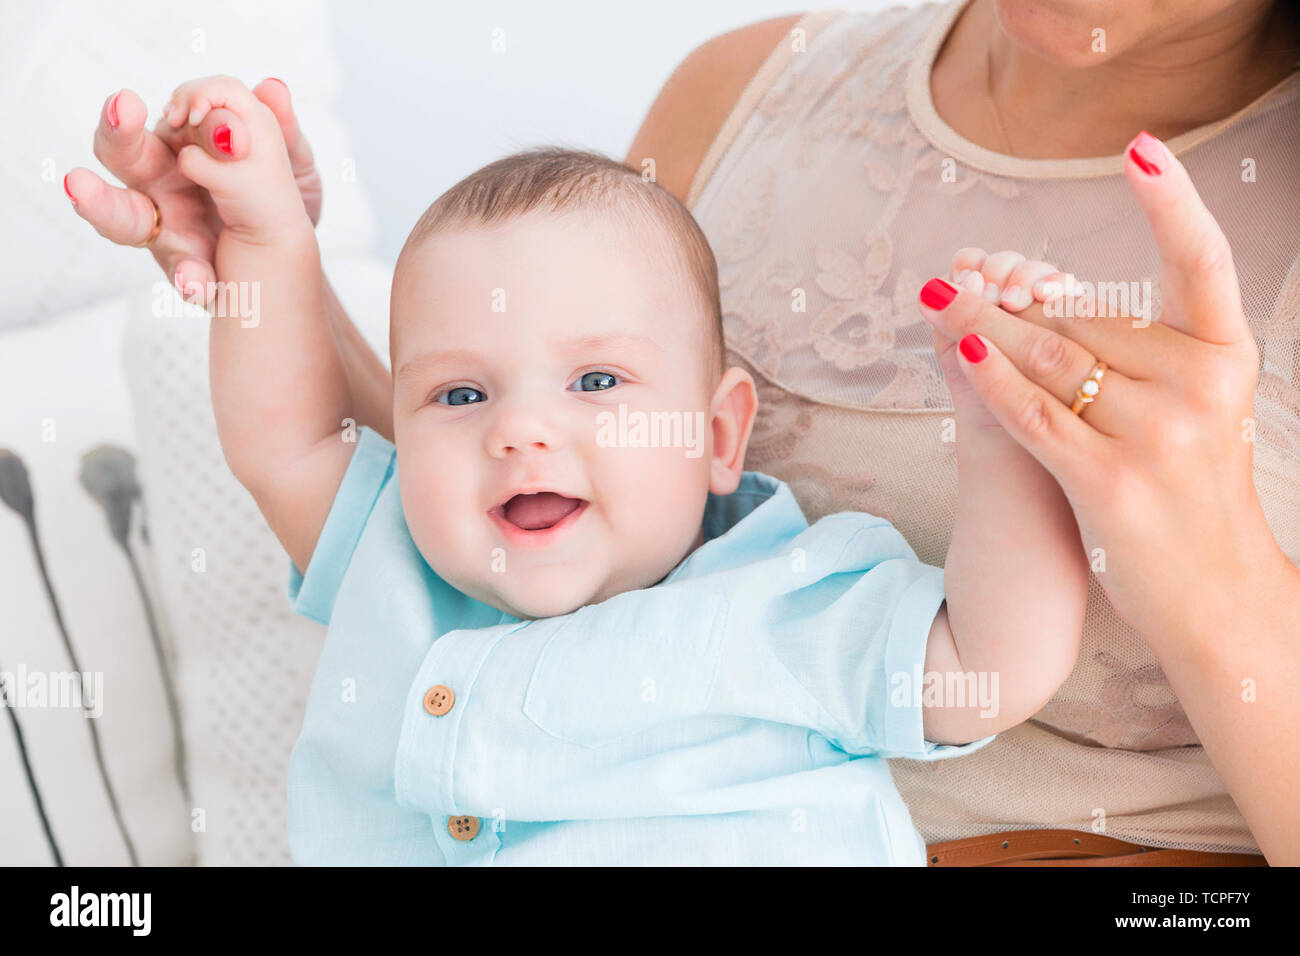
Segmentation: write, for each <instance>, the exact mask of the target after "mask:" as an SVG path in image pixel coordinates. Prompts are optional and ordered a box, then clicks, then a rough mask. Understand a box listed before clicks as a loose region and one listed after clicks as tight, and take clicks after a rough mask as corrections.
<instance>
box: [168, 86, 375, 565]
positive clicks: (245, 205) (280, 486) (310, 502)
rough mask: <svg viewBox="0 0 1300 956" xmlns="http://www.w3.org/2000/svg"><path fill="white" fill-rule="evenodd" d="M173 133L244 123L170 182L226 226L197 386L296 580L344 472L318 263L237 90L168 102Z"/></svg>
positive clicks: (344, 398) (193, 92)
mask: <svg viewBox="0 0 1300 956" xmlns="http://www.w3.org/2000/svg"><path fill="white" fill-rule="evenodd" d="M172 103H173V104H174V109H173V110H172V111H171V112H170V114H169V116H171V117H174V119H173V120H172V122H173V123H174V124H178V123H184V122H189V123H191V124H194V125H196V126H197V125H198V124H200V123H202V122H203V120H204V118H205V117H207V116H208V115H209V113H210V112H218V111H223V110H224V111H229V112H230V113H233V114H235V115H236V116H238V117H239V118H240V119H241V120H242V121H243V127H244V128H246V129H247V130H248V134H249V141H248V142H240V141H238V139H236V138H234V137H232V134H231V130H230V127H225V128H224V130H223V127H222V126H217V127H216V129H215V134H214V137H215V142H216V145H217V146H218V148H219V149H220V150H221V151H222V152H224V153H226V154H227V155H229V157H230V158H229V159H227V160H219V159H215V158H213V157H212V156H210V155H208V154H207V153H206V152H204V150H203V149H201V148H200V147H198V146H186V147H185V148H184V149H182V150H181V151H180V153H179V154H178V155H177V165H178V167H179V169H180V171H181V172H182V173H183V174H184V175H185V176H186V177H188V178H189V179H191V180H193V181H194V182H196V183H198V184H199V185H200V186H203V187H205V188H206V189H208V191H209V192H210V193H211V195H212V198H213V201H214V202H215V203H216V206H217V210H218V212H219V213H220V215H221V218H222V221H223V222H225V224H226V228H225V229H224V230H223V231H222V232H221V236H220V239H219V240H218V244H217V254H216V260H215V263H214V264H215V266H216V273H217V290H216V295H215V297H214V298H213V302H212V306H211V308H212V325H211V343H210V358H209V362H210V371H209V375H210V380H211V388H212V407H213V412H214V414H215V416H216V421H217V432H218V435H219V436H220V439H221V449H222V452H223V453H224V454H225V457H226V463H227V464H228V465H229V466H230V470H231V471H232V472H233V473H234V475H235V477H236V478H238V479H239V481H240V483H241V484H242V485H243V486H244V487H245V488H247V489H248V490H249V492H250V493H251V494H252V495H253V497H254V499H255V500H256V501H257V504H258V507H260V508H261V510H262V513H263V514H264V515H265V517H266V520H267V523H268V524H269V525H270V527H271V530H272V531H274V532H275V534H276V536H277V537H278V538H279V539H280V542H281V544H283V545H284V548H285V550H286V552H288V554H289V557H290V558H291V559H292V560H293V562H294V564H295V565H296V566H297V567H298V570H299V571H301V572H303V573H306V570H307V564H308V563H309V562H310V560H311V555H312V552H313V551H314V550H315V546H316V540H317V538H318V537H319V535H320V531H321V528H322V527H323V526H324V524H325V518H326V516H327V515H328V514H329V509H330V505H331V503H332V502H333V499H334V495H335V493H336V492H337V490H338V487H339V483H340V482H341V481H342V478H343V473H344V472H345V471H346V470H347V465H348V462H349V460H350V459H351V455H352V451H353V449H354V447H355V446H354V445H353V444H351V443H347V442H345V441H344V440H343V436H344V434H345V432H344V423H345V420H347V419H349V418H352V417H353V412H354V410H353V408H352V396H351V392H350V389H349V387H348V380H347V373H346V370H345V369H344V367H343V365H342V363H341V361H340V359H339V353H338V349H337V347H336V345H335V342H334V340H333V338H332V334H331V332H330V328H329V325H328V322H327V319H326V314H325V293H324V289H323V283H322V278H321V267H320V250H319V248H318V246H317V244H316V235H315V231H314V230H313V228H312V223H311V220H310V219H309V218H308V217H307V213H306V211H305V209H304V208H303V203H302V199H301V197H300V196H299V192H298V187H297V185H296V183H295V182H294V177H293V170H292V167H291V165H290V162H289V157H288V153H287V151H286V149H285V145H284V138H283V136H282V134H281V131H280V126H279V123H278V122H277V121H276V118H275V116H274V114H273V113H272V112H271V111H270V109H268V108H267V107H266V106H265V105H264V104H263V103H262V102H261V101H259V100H258V99H257V98H256V97H255V96H253V94H252V92H251V91H250V90H249V89H248V88H247V87H246V86H245V85H244V84H243V83H241V82H240V81H238V80H236V79H233V78H232V77H227V76H214V77H208V78H206V79H202V80H194V81H192V82H189V83H186V84H184V85H182V86H180V87H178V88H177V90H176V92H175V93H174V94H173V95H172Z"/></svg>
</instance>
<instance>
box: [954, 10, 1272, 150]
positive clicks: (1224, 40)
mask: <svg viewBox="0 0 1300 956" xmlns="http://www.w3.org/2000/svg"><path fill="white" fill-rule="evenodd" d="M1143 6H1145V4H1142V5H1139V4H1135V5H1134V8H1137V9H1139V10H1140V9H1141V8H1142V7H1143ZM1139 16H1141V14H1140V15H1139ZM1124 26H1127V24H1116V25H1115V27H1114V28H1112V31H1111V32H1114V30H1115V29H1122V28H1123V27H1124ZM1134 26H1138V27H1141V26H1142V25H1141V24H1134ZM1079 34H1080V36H1082V37H1083V38H1084V41H1085V42H1088V41H1089V40H1090V37H1091V31H1090V30H1087V29H1083V28H1081V29H1080V30H1079ZM1289 41H1290V37H1289V34H1288V33H1287V31H1285V30H1283V29H1281V26H1280V24H1279V22H1278V18H1277V13H1276V8H1275V6H1274V5H1273V4H1271V3H1269V2H1267V0H1241V2H1239V3H1237V4H1235V5H1234V6H1232V7H1229V8H1228V9H1226V10H1224V11H1222V12H1221V13H1219V14H1216V15H1214V16H1213V17H1211V18H1210V19H1208V20H1205V21H1202V22H1201V23H1198V24H1194V25H1192V26H1190V27H1187V26H1183V27H1180V28H1178V29H1176V30H1175V29H1172V28H1166V29H1164V30H1157V29H1153V30H1152V32H1151V33H1150V35H1148V36H1147V37H1146V38H1145V39H1144V40H1142V41H1140V42H1136V43H1130V44H1128V47H1127V48H1126V49H1124V50H1123V51H1121V52H1119V53H1117V54H1115V55H1114V56H1110V57H1108V58H1106V59H1104V60H1103V61H1102V62H1100V63H1097V65H1095V66H1090V65H1088V64H1087V56H1084V55H1078V56H1075V57H1074V58H1073V61H1072V62H1071V63H1070V64H1069V65H1065V64H1062V63H1060V62H1057V61H1055V60H1052V59H1046V58H1044V57H1043V56H1040V55H1039V54H1038V53H1036V52H1033V51H1030V50H1027V49H1025V47H1024V46H1022V45H1020V44H1019V43H1017V42H1016V40H1014V39H1013V38H1012V37H1011V36H1009V35H1008V33H1007V32H1006V30H1004V29H1003V28H1002V26H1001V25H1000V23H999V21H998V15H997V11H996V10H995V9H994V0H973V2H972V3H971V4H970V6H968V7H967V8H966V10H964V11H963V12H962V14H961V15H960V16H959V17H958V19H957V22H956V23H955V24H954V26H953V28H952V30H951V31H950V32H949V34H948V37H947V39H946V40H945V41H944V43H943V45H942V46H941V48H940V50H939V54H938V56H937V57H936V59H935V64H934V69H933V71H932V73H931V77H930V82H931V93H932V96H933V99H934V105H935V110H936V111H937V112H938V114H939V116H940V117H942V118H943V120H944V122H946V123H947V124H948V125H949V126H951V127H952V128H953V129H954V130H955V131H956V132H957V133H959V134H960V135H962V136H964V137H965V138H966V139H969V140H971V141H972V142H974V143H976V144H977V145H979V146H982V147H984V148H986V149H990V150H992V151H994V152H998V153H1006V154H1010V155H1013V156H1020V157H1024V158H1031V159H1048V158H1073V157H1088V156H1109V155H1114V154H1116V153H1119V152H1121V151H1122V150H1123V148H1124V146H1125V145H1126V144H1127V143H1128V142H1129V140H1131V139H1132V138H1133V137H1134V136H1135V135H1136V134H1137V132H1138V131H1139V130H1142V129H1145V130H1147V131H1148V132H1150V133H1151V134H1152V135H1153V136H1157V137H1160V138H1161V139H1169V138H1172V137H1174V136H1177V135H1179V134H1180V133H1184V132H1186V131H1188V130H1190V129H1194V128H1195V127H1197V126H1202V125H1204V124H1206V123H1211V122H1214V121H1215V120H1218V119H1222V118H1223V117H1225V116H1230V115H1231V114H1232V113H1234V112H1236V111H1237V110H1239V109H1241V108H1242V107H1244V106H1246V105H1247V104H1248V103H1250V102H1251V101H1252V100H1254V99H1256V98H1258V97H1259V96H1260V95H1261V94H1263V93H1264V92H1266V91H1267V90H1268V89H1269V88H1271V87H1272V86H1274V85H1276V84H1277V83H1278V82H1280V81H1281V80H1282V79H1284V78H1285V77H1286V76H1287V75H1288V74H1289V73H1290V72H1292V70H1293V69H1294V66H1295V63H1296V57H1297V53H1296V50H1295V45H1294V43H1292V42H1289ZM1112 42H1114V41H1112ZM1089 55H1091V56H1098V57H1100V56H1102V54H1099V53H1098V54H1089ZM990 73H991V78H992V82H991V84H990ZM990 86H991V95H992V101H991V102H990Z"/></svg>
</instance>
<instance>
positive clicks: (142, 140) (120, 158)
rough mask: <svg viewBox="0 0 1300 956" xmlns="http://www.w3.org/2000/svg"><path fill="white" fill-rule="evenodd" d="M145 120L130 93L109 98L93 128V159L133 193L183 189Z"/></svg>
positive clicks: (168, 155) (170, 156)
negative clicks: (97, 123) (145, 189)
mask: <svg viewBox="0 0 1300 956" xmlns="http://www.w3.org/2000/svg"><path fill="white" fill-rule="evenodd" d="M147 118H148V111H147V110H146V109H145V105H144V101H143V100H141V99H140V97H138V96H136V95H135V94H134V93H132V92H131V91H130V90H122V91H120V92H119V93H116V94H114V95H113V96H110V97H109V98H108V99H107V100H106V101H105V102H104V108H103V110H101V112H100V117H99V125H98V126H97V127H96V128H95V137H94V153H95V158H96V159H98V160H99V161H100V162H101V163H103V164H104V167H105V168H106V169H107V170H108V171H109V172H110V173H112V174H113V175H114V176H116V177H117V178H118V179H120V180H121V181H122V182H123V183H125V184H126V185H127V186H130V187H132V188H134V189H142V188H143V187H145V186H148V187H149V188H150V190H154V189H168V188H172V187H175V186H178V185H184V180H183V177H181V176H180V174H179V172H177V170H176V156H175V154H174V153H173V152H172V150H170V149H169V148H168V147H167V145H166V144H165V143H163V142H162V141H161V140H159V139H158V137H157V136H154V135H153V134H152V133H151V132H149V131H148V130H147V129H145V125H144V124H145V120H146V119H147ZM151 215H152V214H151ZM150 223H151V224H152V218H151V219H150ZM146 234H147V233H146Z"/></svg>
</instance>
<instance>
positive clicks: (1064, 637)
mask: <svg viewBox="0 0 1300 956" xmlns="http://www.w3.org/2000/svg"><path fill="white" fill-rule="evenodd" d="M1028 286H1029V283H1028V282H1026V283H1025V293H1026V294H1025V296H1024V297H1023V299H1020V300H1018V301H1017V302H1016V303H1015V304H1014V305H1013V306H1012V307H1013V308H1014V307H1016V306H1019V307H1021V308H1023V307H1024V305H1025V304H1027V302H1028V301H1032V300H1033V298H1034V295H1033V294H1032V292H1031V290H1030V289H1029V287H1028ZM982 288H983V285H982V284H981V287H980V289H979V290H975V291H982ZM1014 288H1016V289H1019V286H1016V287H1014ZM957 294H958V292H957V289H956V288H954V287H953V286H952V285H950V284H949V283H945V282H942V281H941V280H938V279H935V280H932V282H931V283H930V284H929V285H927V286H926V289H925V290H923V292H922V295H921V298H922V303H923V305H924V306H926V307H928V308H930V309H942V308H944V307H945V306H946V305H947V304H948V303H949V302H950V301H951V300H952V298H954V297H955V296H956V295H957ZM1015 297H1016V293H1015V292H1012V298H1015ZM936 348H937V349H938V350H939V353H940V354H939V358H940V364H941V365H942V366H943V371H944V377H945V379H946V380H947V383H948V386H949V390H950V391H951V393H952V396H953V404H954V406H955V409H956V413H957V414H956V422H955V426H956V428H955V431H956V434H955V436H954V437H955V440H956V452H957V474H958V491H957V515H956V521H955V524H954V527H953V535H952V542H951V544H950V546H949V548H948V555H947V560H946V561H945V564H944V590H945V592H946V594H947V598H946V601H945V603H944V606H943V607H941V608H940V611H939V614H938V615H937V617H936V618H935V622H934V625H933V626H932V628H931V631H930V641H929V644H928V646H927V653H926V660H925V670H926V674H927V676H928V675H931V674H939V675H948V674H962V675H967V679H966V680H965V681H964V682H962V681H950V680H948V679H946V678H944V679H943V680H942V681H939V680H936V681H934V684H935V685H936V686H937V688H940V689H941V690H940V692H939V693H938V694H937V695H934V696H932V698H930V699H927V700H926V701H925V704H926V706H925V713H924V721H925V735H926V738H927V739H929V740H933V741H936V742H939V743H963V742H967V741H970V740H975V739H978V738H980V737H984V736H988V735H989V734H993V733H998V732H1001V731H1002V730H1005V729H1008V728H1010V727H1012V726H1014V725H1016V724H1018V723H1021V722H1023V721H1024V720H1026V719H1028V718H1029V717H1031V716H1032V715H1033V714H1035V713H1037V711H1038V710H1040V709H1041V708H1042V706H1043V705H1044V704H1046V703H1047V701H1048V700H1049V699H1050V698H1051V697H1052V695H1053V694H1054V693H1055V692H1056V690H1057V689H1058V688H1059V687H1060V685H1061V684H1062V683H1063V682H1064V681H1065V679H1066V678H1067V677H1068V676H1069V674H1070V672H1071V671H1072V670H1073V669H1074V664H1075V660H1076V658H1077V657H1078V652H1079V641H1080V638H1081V636H1082V632H1083V616H1084V610H1085V607H1086V604H1087V593H1088V564H1087V560H1086V555H1085V554H1084V550H1083V543H1082V540H1081V538H1080V535H1079V529H1078V526H1077V524H1076V522H1075V519H1074V513H1073V511H1072V510H1071V508H1070V505H1069V502H1068V501H1067V500H1066V498H1065V493H1064V492H1063V491H1062V490H1061V487H1060V485H1059V484H1057V482H1056V480H1055V479H1054V478H1053V477H1052V476H1051V474H1050V473H1048V471H1047V470H1046V469H1045V468H1044V467H1043V466H1042V465H1041V464H1040V463H1039V462H1038V461H1037V460H1036V459H1035V458H1034V457H1033V456H1032V455H1030V453H1029V452H1028V451H1026V450H1025V449H1024V448H1023V447H1021V446H1020V445H1019V444H1018V443H1017V442H1016V441H1015V439H1013V438H1012V437H1011V435H1010V434H1009V433H1008V432H1007V431H1006V430H1005V429H1004V428H1003V427H1002V426H1001V425H1000V424H999V423H998V421H997V419H996V418H995V417H994V416H993V414H992V413H991V412H990V411H989V410H988V409H987V408H986V407H985V406H984V405H983V404H982V402H980V400H979V398H978V396H977V395H976V394H975V392H974V390H973V389H972V388H970V386H969V384H968V383H967V382H966V378H965V374H964V373H963V371H962V370H961V369H960V368H959V367H958V366H959V363H968V362H979V361H980V360H981V359H982V358H983V353H982V349H983V346H982V343H981V342H980V341H979V340H978V338H977V337H975V336H970V337H968V339H966V340H963V342H962V344H961V346H960V347H958V345H957V343H952V342H948V341H947V340H942V339H940V338H939V337H938V336H937V335H936ZM959 356H960V357H959ZM971 687H974V688H978V689H984V690H991V692H992V697H993V704H994V706H993V707H989V706H988V703H989V702H988V701H986V700H983V699H979V696H978V695H970V694H966V699H964V700H963V699H961V698H962V695H961V694H952V695H950V694H949V691H950V689H954V688H956V689H965V688H971ZM963 692H964V691H963Z"/></svg>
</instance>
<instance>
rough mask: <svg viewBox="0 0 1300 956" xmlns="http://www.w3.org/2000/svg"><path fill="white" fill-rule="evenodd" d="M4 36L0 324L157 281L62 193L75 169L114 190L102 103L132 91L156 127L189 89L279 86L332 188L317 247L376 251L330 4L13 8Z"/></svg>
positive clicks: (143, 260)
mask: <svg viewBox="0 0 1300 956" xmlns="http://www.w3.org/2000/svg"><path fill="white" fill-rule="evenodd" d="M5 32H6V36H8V37H9V42H8V43H6V44H5V55H4V56H3V57H0V89H3V90H4V91H5V93H4V96H3V97H0V128H3V129H6V130H10V131H13V132H14V133H15V135H13V136H10V137H8V138H7V141H6V144H5V148H4V149H3V150H0V208H2V209H4V211H5V228H4V229H3V230H0V288H3V289H4V290H5V299H6V302H5V309H4V310H3V311H0V327H3V326H6V325H18V324H24V323H29V322H40V321H47V320H49V319H50V318H52V317H53V316H56V315H59V314H61V313H63V312H65V311H67V310H68V309H71V308H76V307H80V306H83V305H88V304H91V303H95V302H100V301H103V299H104V297H105V296H111V295H116V294H119V293H122V292H127V291H131V290H139V289H142V288H145V287H147V286H148V285H149V284H150V283H152V282H153V281H154V279H155V278H156V277H157V276H158V275H159V274H160V271H159V269H158V267H157V265H156V264H155V263H154V262H153V259H152V258H151V257H150V255H149V254H148V253H147V252H144V251H143V250H139V249H131V248H126V247H121V246H114V245H112V244H111V243H109V242H107V241H105V240H104V239H103V238H101V237H100V236H99V235H98V234H97V233H96V232H95V231H94V230H93V229H92V228H91V227H90V226H89V225H88V224H87V223H85V222H83V221H82V220H81V219H80V217H78V216H77V214H76V213H75V212H74V211H73V209H72V206H71V203H70V202H69V201H68V197H67V196H66V194H65V193H64V191H63V177H64V175H65V174H66V173H67V172H68V171H69V170H71V169H72V168H73V167H74V166H84V167H86V168H87V169H92V170H94V171H95V172H97V173H99V174H100V175H101V176H102V177H104V179H105V180H107V181H108V182H110V183H113V184H115V185H116V184H117V180H116V179H115V178H114V177H113V176H111V175H109V174H108V172H107V170H105V169H104V167H103V166H102V165H101V164H100V163H99V161H98V160H97V159H95V156H94V153H93V139H94V131H95V126H96V124H97V123H98V122H99V112H100V109H101V108H102V107H103V105H104V101H105V100H106V99H107V98H108V96H109V95H110V94H112V93H115V92H117V91H118V90H120V89H123V88H130V89H132V90H134V91H135V92H136V93H137V94H139V95H140V96H141V97H142V98H143V99H144V101H145V104H146V105H147V106H148V107H149V111H150V119H149V120H148V125H149V126H150V127H152V126H153V125H154V123H155V122H156V120H157V118H158V116H159V115H160V113H161V109H162V105H163V103H165V102H166V100H167V97H168V96H170V94H171V92H172V90H173V89H175V88H176V86H178V85H179V84H180V83H182V82H184V81H185V80H190V79H194V78H197V77H203V76H210V75H212V74H215V73H226V74H230V75H232V76H236V77H238V78H239V79H241V80H243V81H244V82H245V83H247V84H248V85H249V86H250V87H251V86H254V85H256V84H257V83H259V82H260V81H261V80H263V79H264V78H266V77H267V76H278V77H279V78H280V79H282V80H284V81H285V82H286V83H287V84H288V86H289V90H290V92H291V94H292V96H293V102H294V109H295V112H296V113H297V114H298V116H299V119H300V121H301V122H302V125H303V129H304V130H306V131H307V134H308V138H309V140H310V142H311V144H312V148H313V150H314V152H315V155H316V159H317V164H318V167H319V168H320V170H321V171H322V174H323V175H324V178H325V208H324V214H323V217H322V222H321V225H320V229H319V231H318V236H319V239H320V242H321V247H322V249H324V250H325V251H333V252H341V251H346V250H352V251H362V250H368V249H369V248H370V245H371V241H372V238H373V224H372V216H371V213H370V210H369V206H368V204H367V202H366V200H365V197H364V195H363V193H362V191H361V189H360V187H359V185H358V182H357V179H356V177H355V176H354V175H353V172H354V170H353V163H352V159H351V157H352V151H351V148H350V146H349V145H348V143H347V137H346V133H345V131H344V128H343V125H342V123H341V122H340V121H339V120H338V118H337V116H336V113H335V109H334V106H335V100H336V98H337V95H338V92H339V88H340V81H341V72H340V70H339V67H338V62H337V59H336V57H335V56H334V54H333V51H332V48H331V43H330V20H329V10H328V6H327V5H326V4H325V3H323V2H319V0H299V2H276V3H258V2H247V0H245V2H236V3H230V2H228V0H190V2H186V3H183V4H158V3H155V2H152V0H115V2H114V3H45V4H41V3H35V4H28V3H23V4H9V5H7V6H6V9H5Z"/></svg>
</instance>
